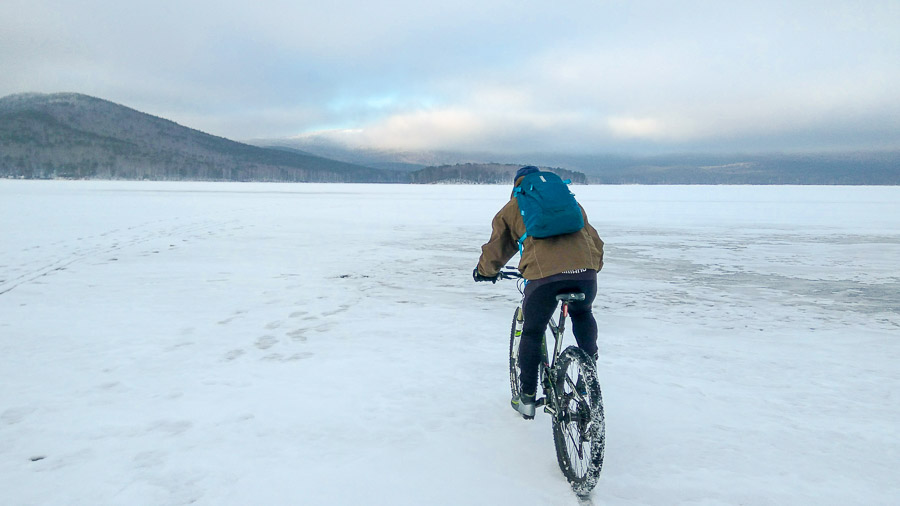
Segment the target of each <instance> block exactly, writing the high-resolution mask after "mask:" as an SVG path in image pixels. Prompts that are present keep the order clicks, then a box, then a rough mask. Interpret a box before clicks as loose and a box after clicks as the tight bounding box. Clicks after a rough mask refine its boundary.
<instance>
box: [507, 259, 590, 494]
mask: <svg viewBox="0 0 900 506" xmlns="http://www.w3.org/2000/svg"><path fill="white" fill-rule="evenodd" d="M507 269H511V267H507ZM500 278H501V279H517V280H518V283H517V284H518V288H519V292H520V293H522V301H523V302H524V298H525V289H524V286H525V283H526V282H525V280H524V279H523V278H522V275H521V274H519V273H518V271H511V270H503V271H501V272H500ZM556 300H557V301H559V304H560V306H559V324H557V323H556V321H555V320H554V319H553V318H552V317H551V318H550V323H549V325H548V326H549V330H550V333H551V335H553V340H554V346H553V349H552V352H553V353H552V354H550V353H549V351H550V350H548V348H547V336H546V334H545V335H544V337H543V339H542V342H541V361H540V363H539V365H538V386H539V387H540V388H539V392H538V393H541V392H540V390H542V393H543V397H537V398H536V399H535V407H541V406H543V408H544V412H545V413H548V414H549V415H550V416H551V418H552V423H553V442H554V444H555V445H556V460H557V462H559V468H560V470H562V473H563V475H564V476H565V477H566V479H567V480H568V481H569V483H570V484H571V485H572V489H573V490H574V491H575V493H576V494H578V495H579V496H586V495H588V494H589V493H590V492H591V490H592V489H593V488H594V485H596V484H597V479H598V478H599V476H600V469H601V468H602V466H603V452H604V446H605V442H606V422H605V419H604V417H603V399H602V397H601V394H600V382H599V381H598V380H597V367H596V364H595V363H594V360H593V359H591V358H590V357H589V356H588V354H587V353H585V352H584V350H582V349H581V348H579V347H577V346H569V347H567V348H566V349H564V350H562V352H560V349H561V348H562V344H563V333H564V331H565V324H566V318H567V317H568V316H569V303H570V302H574V301H582V300H584V294H583V293H565V294H561V295H557V296H556ZM523 324H524V318H523V313H522V302H520V303H519V306H518V307H516V312H515V315H514V316H513V321H512V329H511V330H510V335H509V382H510V385H511V388H512V395H513V397H515V396H517V395H519V394H520V393H521V382H520V379H519V378H520V370H519V341H520V339H521V336H522V326H523Z"/></svg>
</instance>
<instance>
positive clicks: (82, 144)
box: [0, 93, 408, 182]
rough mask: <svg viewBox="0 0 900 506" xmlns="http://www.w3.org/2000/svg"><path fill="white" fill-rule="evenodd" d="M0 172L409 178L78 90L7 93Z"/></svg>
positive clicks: (2, 104) (1, 113)
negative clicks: (257, 142)
mask: <svg viewBox="0 0 900 506" xmlns="http://www.w3.org/2000/svg"><path fill="white" fill-rule="evenodd" d="M0 177H25V178H60V177H62V178H65V177H70V178H96V179H150V180H209V181H309V182H406V181H407V180H408V176H407V175H406V174H402V173H399V172H393V171H387V170H378V169H373V168H369V167H363V166H360V165H355V164H351V163H345V162H339V161H335V160H329V159H327V158H322V157H318V156H314V155H311V154H308V153H302V152H297V151H285V150H279V149H270V148H261V147H257V146H251V145H249V144H242V143H240V142H235V141H231V140H228V139H225V138H222V137H216V136H213V135H209V134H206V133H203V132H200V131H198V130H194V129H191V128H187V127H184V126H181V125H178V124H177V123H174V122H172V121H169V120H166V119H162V118H158V117H155V116H151V115H149V114H145V113H142V112H139V111H136V110H134V109H130V108H128V107H124V106H121V105H118V104H114V103H112V102H109V101H106V100H102V99H99V98H94V97H89V96H86V95H80V94H75V93H63V94H52V95H43V94H21V95H10V96H7V97H4V98H0Z"/></svg>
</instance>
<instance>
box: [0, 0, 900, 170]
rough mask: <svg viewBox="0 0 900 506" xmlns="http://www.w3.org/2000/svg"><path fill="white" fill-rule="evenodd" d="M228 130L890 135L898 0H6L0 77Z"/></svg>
mask: <svg viewBox="0 0 900 506" xmlns="http://www.w3.org/2000/svg"><path fill="white" fill-rule="evenodd" d="M29 91H36V92H59V91H73V92H80V93H85V94H89V95H93V96H97V97H101V98H105V99H108V100H112V101H114V102H117V103H121V104H124V105H127V106H129V107H133V108H135V109H138V110H141V111H144V112H148V113H151V114H154V115H157V116H162V117H165V118H168V119H172V120H174V121H176V122H178V123H180V124H183V125H185V126H189V127H192V128H197V129H200V130H203V131H206V132H209V133H212V134H216V135H221V136H225V137H228V138H232V139H236V140H248V139H259V138H274V137H291V136H297V135H311V134H320V135H327V136H329V137H332V138H335V139H341V140H342V141H343V142H347V143H349V144H352V145H365V146H378V147H391V148H407V149H410V148H412V149H419V148H424V149H471V150H489V151H495V152H517V151H518V152H521V151H558V152H573V153H599V152H619V153H642V152H646V153H650V152H654V153H657V152H679V151H729V150H731V151H733V150H742V151H753V152H759V151H808V150H845V149H900V1H897V0H889V1H866V0H857V1H853V2H844V1H829V0H818V1H810V2H806V1H790V0H781V1H777V2H767V1H753V2H748V1H741V2H727V1H722V0H719V1H694V0H682V1H657V2H645V1H601V0H592V1H580V0H561V1H559V2H549V1H546V0H541V1H531V0H518V1H491V0H476V1H469V0H455V1H453V2H423V1H422V0H415V1H413V0H384V1H381V2H376V1H364V0H336V1H335V0H332V1H323V0H318V1H315V2H311V1H305V0H301V1H284V2H280V1H268V0H263V1H257V2H246V1H232V0H217V1H214V2H213V1H197V2H191V1H189V0H179V1H169V0H155V1H152V2H143V1H122V0H118V1H106V0H96V1H91V0H70V1H47V0H2V2H0V96H5V95H8V94H11V93H19V92H29Z"/></svg>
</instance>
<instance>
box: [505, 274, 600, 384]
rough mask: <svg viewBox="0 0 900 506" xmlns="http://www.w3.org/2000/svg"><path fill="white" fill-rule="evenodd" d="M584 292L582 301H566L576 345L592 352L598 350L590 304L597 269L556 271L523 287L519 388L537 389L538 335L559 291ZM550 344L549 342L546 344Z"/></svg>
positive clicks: (539, 359) (595, 282) (591, 353)
mask: <svg viewBox="0 0 900 506" xmlns="http://www.w3.org/2000/svg"><path fill="white" fill-rule="evenodd" d="M577 292H581V293H584V300H583V301H580V302H571V303H569V316H571V317H572V332H573V333H574V334H575V341H577V342H578V347H579V348H581V349H583V350H584V351H585V352H587V354H588V355H593V354H594V353H596V352H597V322H596V320H594V314H593V313H592V312H591V304H592V303H593V302H594V297H596V296H597V271H594V270H588V271H586V272H581V273H577V274H557V275H554V276H549V277H546V278H543V279H538V280H535V281H531V282H529V283H528V284H527V285H526V286H525V302H524V305H523V307H522V313H523V315H524V318H525V322H524V325H523V327H522V340H521V341H520V342H519V367H520V368H521V377H520V378H519V379H520V380H521V382H522V391H523V392H524V393H526V394H533V393H535V390H537V370H538V363H539V362H540V361H541V337H542V336H543V335H544V332H545V331H546V329H547V323H548V322H549V321H550V317H551V316H553V312H554V311H555V310H556V307H557V301H556V296H557V295H559V294H562V293H577ZM547 345H548V346H552V343H547Z"/></svg>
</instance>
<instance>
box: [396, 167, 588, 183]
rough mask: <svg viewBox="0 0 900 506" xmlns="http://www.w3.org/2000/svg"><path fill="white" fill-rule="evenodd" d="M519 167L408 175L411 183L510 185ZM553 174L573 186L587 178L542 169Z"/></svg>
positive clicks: (428, 170) (447, 169)
mask: <svg viewBox="0 0 900 506" xmlns="http://www.w3.org/2000/svg"><path fill="white" fill-rule="evenodd" d="M520 167H521V165H518V164H515V165H513V164H500V163H465V164H455V165H441V166H438V167H426V168H424V169H421V170H417V171H415V172H412V173H411V174H410V182H411V183H426V184H427V183H451V184H512V181H513V177H514V176H515V175H516V171H517V170H519V168H520ZM542 169H543V170H550V171H552V172H555V173H556V174H557V175H558V176H560V177H562V178H563V179H571V180H572V183H574V184H586V183H587V177H586V176H585V175H584V174H583V173H581V172H575V171H571V170H566V169H561V168H542Z"/></svg>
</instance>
